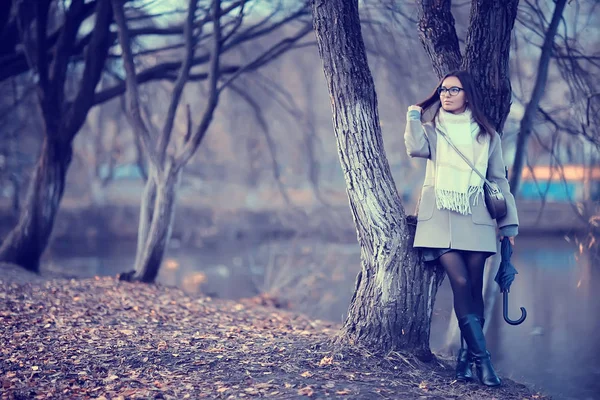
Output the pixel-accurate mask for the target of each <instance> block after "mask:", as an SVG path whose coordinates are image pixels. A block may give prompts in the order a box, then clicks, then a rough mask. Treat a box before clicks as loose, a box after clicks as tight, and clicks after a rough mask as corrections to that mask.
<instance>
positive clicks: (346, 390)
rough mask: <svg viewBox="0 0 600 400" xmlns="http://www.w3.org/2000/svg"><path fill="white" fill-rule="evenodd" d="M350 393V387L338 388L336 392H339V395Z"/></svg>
mask: <svg viewBox="0 0 600 400" xmlns="http://www.w3.org/2000/svg"><path fill="white" fill-rule="evenodd" d="M350 393H352V392H351V391H350V389H342V390H338V391H336V392H335V394H339V395H346V394H350Z"/></svg>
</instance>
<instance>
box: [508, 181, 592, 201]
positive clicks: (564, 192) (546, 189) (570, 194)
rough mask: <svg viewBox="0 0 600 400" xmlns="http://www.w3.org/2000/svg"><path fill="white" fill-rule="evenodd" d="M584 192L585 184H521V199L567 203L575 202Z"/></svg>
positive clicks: (528, 182) (532, 182)
mask: <svg viewBox="0 0 600 400" xmlns="http://www.w3.org/2000/svg"><path fill="white" fill-rule="evenodd" d="M582 190H583V182H566V183H565V182H556V181H552V182H548V181H538V182H537V183H536V182H534V181H525V182H522V183H521V188H520V190H519V198H521V199H524V200H542V199H543V198H544V197H545V198H546V201H552V202H559V203H566V202H571V201H575V200H576V199H577V197H578V196H577V195H578V194H579V193H580V192H581V191H582Z"/></svg>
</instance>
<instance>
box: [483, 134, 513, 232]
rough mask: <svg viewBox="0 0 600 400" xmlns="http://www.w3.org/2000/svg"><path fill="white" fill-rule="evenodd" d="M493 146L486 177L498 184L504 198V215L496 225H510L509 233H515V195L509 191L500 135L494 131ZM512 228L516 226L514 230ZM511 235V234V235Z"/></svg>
mask: <svg viewBox="0 0 600 400" xmlns="http://www.w3.org/2000/svg"><path fill="white" fill-rule="evenodd" d="M494 141H495V142H496V143H495V146H494V147H493V150H492V153H491V154H490V159H489V162H488V172H487V178H488V179H489V180H490V181H492V182H495V183H497V184H498V186H500V189H501V190H502V193H503V194H504V197H505V198H506V206H507V207H506V215H505V216H504V218H501V219H499V220H498V227H499V228H500V229H501V230H502V228H505V227H508V226H511V228H513V229H510V231H511V233H514V235H516V234H517V233H518V226H519V217H518V215H517V205H516V203H515V197H514V196H513V194H512V193H511V191H510V186H509V184H508V180H507V179H506V166H505V164H504V158H503V157H502V141H501V139H500V135H498V133H495V137H494ZM514 228H517V229H516V230H515V229H514ZM507 231H508V230H507ZM511 236H513V235H511Z"/></svg>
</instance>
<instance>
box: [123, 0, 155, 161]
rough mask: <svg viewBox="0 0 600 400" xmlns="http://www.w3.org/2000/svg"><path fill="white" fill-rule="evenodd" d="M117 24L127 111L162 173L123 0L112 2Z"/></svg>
mask: <svg viewBox="0 0 600 400" xmlns="http://www.w3.org/2000/svg"><path fill="white" fill-rule="evenodd" d="M112 5H113V11H114V15H115V22H116V24H117V27H118V36H119V42H120V44H121V51H122V52H123V67H124V68H125V81H126V85H127V92H126V98H127V109H128V111H129V112H128V115H129V119H130V121H131V123H132V126H133V128H134V130H135V134H136V135H139V136H140V137H141V138H142V144H143V146H144V151H145V153H146V154H147V155H148V157H149V158H150V160H151V161H152V164H153V165H155V167H156V168H157V169H158V171H161V169H162V164H161V163H159V162H158V156H157V154H156V152H155V151H154V148H153V146H152V139H151V137H150V132H149V130H148V127H147V126H146V124H145V123H144V121H143V119H142V114H141V111H140V100H139V92H138V87H137V82H136V74H135V64H134V62H133V54H132V52H131V39H130V36H129V32H128V28H127V21H126V19H125V12H124V11H123V3H122V1H121V0H112Z"/></svg>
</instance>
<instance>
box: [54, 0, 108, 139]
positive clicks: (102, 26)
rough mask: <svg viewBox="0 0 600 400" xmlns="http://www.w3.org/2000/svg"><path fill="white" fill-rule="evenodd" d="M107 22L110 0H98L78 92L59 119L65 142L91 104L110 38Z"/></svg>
mask: <svg viewBox="0 0 600 400" xmlns="http://www.w3.org/2000/svg"><path fill="white" fill-rule="evenodd" d="M111 21H112V9H111V6H110V0H99V1H98V9H97V11H96V22H95V25H94V32H93V33H92V39H91V41H90V44H89V45H88V48H87V51H86V54H85V64H84V65H85V66H84V69H83V76H82V77H81V82H80V84H79V91H78V92H77V95H76V96H75V100H74V101H73V103H72V105H71V107H69V109H68V111H67V113H66V115H65V118H64V120H63V125H64V133H65V135H66V136H67V140H69V141H71V140H73V138H74V137H75V135H76V134H77V132H78V131H79V129H80V128H81V125H83V123H84V122H85V119H86V118H87V113H88V111H89V110H90V108H92V106H93V105H94V92H95V91H96V86H97V85H98V82H99V81H100V77H101V76H102V70H103V69H104V63H105V61H106V56H107V54H108V49H109V47H110V46H111V45H112V40H111V38H110V24H111Z"/></svg>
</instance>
